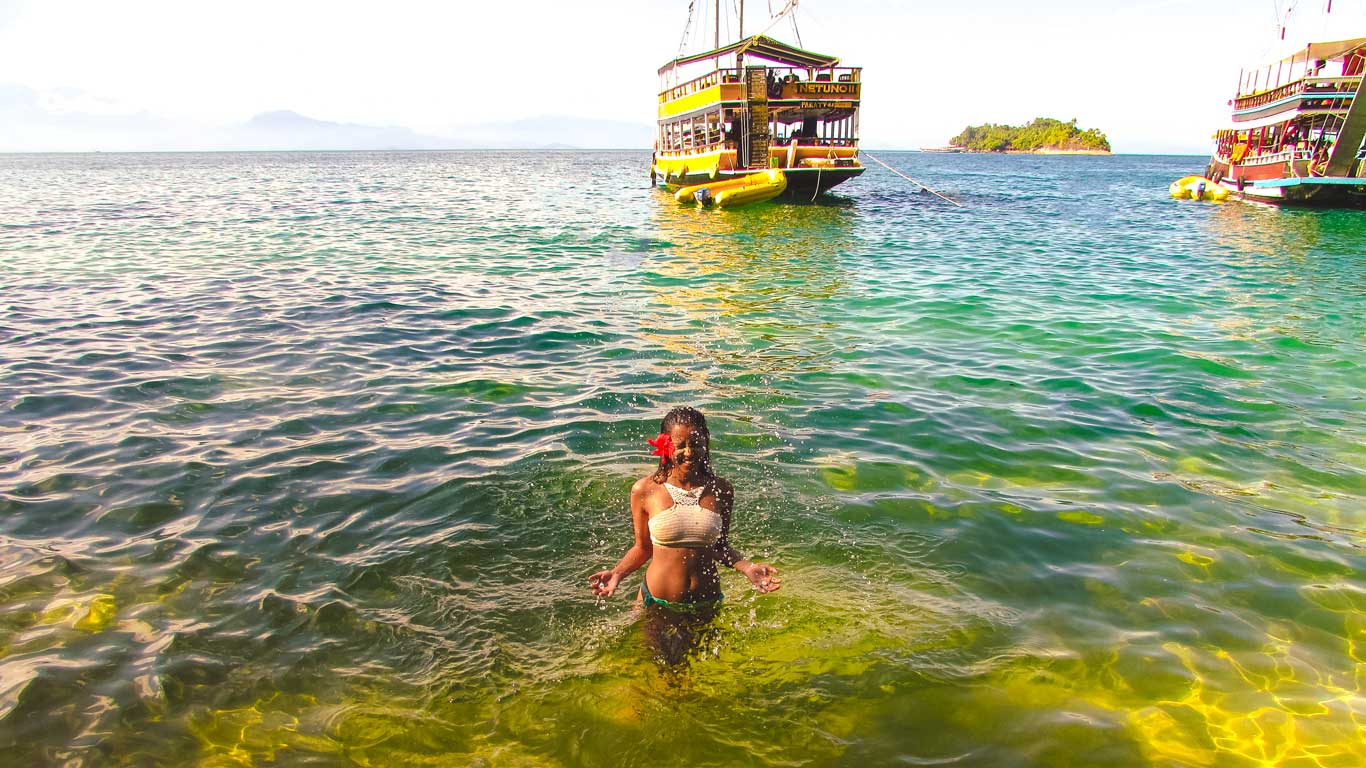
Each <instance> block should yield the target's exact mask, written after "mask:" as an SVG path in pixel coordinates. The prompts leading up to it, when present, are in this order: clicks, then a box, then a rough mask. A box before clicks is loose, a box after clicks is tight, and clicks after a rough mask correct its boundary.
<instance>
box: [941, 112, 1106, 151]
mask: <svg viewBox="0 0 1366 768" xmlns="http://www.w3.org/2000/svg"><path fill="white" fill-rule="evenodd" d="M949 143H950V144H952V145H953V146H955V147H964V148H966V149H969V150H971V151H973V152H1034V151H1036V150H1040V149H1047V150H1059V151H1064V152H1109V151H1110V140H1109V139H1107V138H1105V134H1103V133H1101V132H1100V131H1098V130H1096V129H1095V128H1088V129H1086V130H1084V131H1083V130H1080V129H1079V128H1077V120H1076V118H1072V120H1071V121H1070V122H1066V123H1064V122H1063V121H1061V120H1054V119H1053V118H1051V117H1036V118H1034V122H1032V123H1030V124H1029V125H1026V126H1023V127H1017V126H1013V125H996V124H994V123H987V124H986V125H970V126H968V127H967V128H964V129H963V132H962V133H960V134H958V135H957V136H954V137H953V138H952V139H950V140H949Z"/></svg>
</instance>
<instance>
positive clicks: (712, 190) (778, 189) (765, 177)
mask: <svg viewBox="0 0 1366 768" xmlns="http://www.w3.org/2000/svg"><path fill="white" fill-rule="evenodd" d="M785 189H787V176H786V175H785V174H784V173H783V172H782V171H780V170H778V169H776V168H770V169H769V170H766V171H759V172H757V173H751V174H748V175H746V176H741V177H739V178H734V179H727V180H725V181H712V182H707V183H705V184H693V185H691V186H687V187H683V188H682V189H680V190H678V191H677V192H675V193H674V200H677V201H678V202H679V203H681V204H683V205H692V204H694V203H697V202H701V203H702V204H703V205H715V206H717V207H720V208H734V207H735V206H737V205H748V204H750V203H761V202H763V201H765V200H772V199H773V198H775V197H777V196H778V195H781V194H782V193H783V190H785ZM699 193H701V194H699Z"/></svg>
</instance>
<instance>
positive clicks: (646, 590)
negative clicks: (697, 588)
mask: <svg viewBox="0 0 1366 768" xmlns="http://www.w3.org/2000/svg"><path fill="white" fill-rule="evenodd" d="M725 597H726V596H725V595H723V594H720V593H718V594H717V595H716V597H711V598H707V599H706V600H699V601H697V602H695V603H683V602H676V601H672V600H661V599H659V598H657V597H655V596H654V595H652V594H650V585H649V584H647V583H646V582H645V579H641V580H640V601H641V604H643V605H644V606H645V607H646V608H668V609H669V610H671V611H696V610H699V609H701V608H714V607H716V606H718V605H720V604H721V601H722V600H724V599H725Z"/></svg>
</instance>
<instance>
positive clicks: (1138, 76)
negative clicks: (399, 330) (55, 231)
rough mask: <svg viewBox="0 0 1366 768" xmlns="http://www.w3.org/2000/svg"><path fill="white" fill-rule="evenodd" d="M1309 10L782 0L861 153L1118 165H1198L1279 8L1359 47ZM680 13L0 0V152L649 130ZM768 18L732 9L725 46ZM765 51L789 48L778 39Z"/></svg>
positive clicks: (1343, 19)
mask: <svg viewBox="0 0 1366 768" xmlns="http://www.w3.org/2000/svg"><path fill="white" fill-rule="evenodd" d="M735 2H736V0H725V5H726V6H727V7H730V6H732V5H733V4H735ZM771 2H772V6H773V7H775V8H776V7H778V6H781V5H782V4H783V3H784V2H785V0H771ZM697 3H698V4H699V5H707V6H710V5H711V3H712V0H697ZM1324 3H1325V0H1300V1H1299V2H1295V0H1279V2H1277V1H1276V0H1228V1H1227V2H1211V1H1210V0H1132V1H1130V2H1125V1H1124V0H1112V1H1111V2H1105V1H1104V0H1031V1H1030V2H1020V1H1019V0H953V1H951V2H943V1H942V0H941V1H940V2H929V1H928V0H925V1H920V0H802V1H801V2H800V4H799V6H798V11H797V17H798V24H799V30H800V32H801V38H802V43H803V45H804V47H806V48H808V49H810V50H814V51H818V52H821V53H829V54H833V55H836V56H839V57H841V58H842V59H843V63H844V64H846V65H850V66H862V67H864V76H863V79H864V95H863V112H862V129H863V131H862V132H863V138H864V143H865V145H866V146H869V147H894V148H915V147H919V146H938V145H942V144H944V143H945V142H946V141H947V140H948V139H949V137H951V136H952V135H954V134H955V133H957V132H958V131H959V130H961V129H962V128H963V127H964V126H965V125H968V124H980V123H985V122H1001V123H1012V124H1018V123H1023V122H1026V121H1028V120H1030V119H1031V118H1034V117H1037V116H1047V117H1056V118H1060V119H1063V120H1067V119H1071V118H1074V117H1075V118H1077V119H1078V121H1079V123H1080V125H1081V126H1082V127H1096V128H1099V129H1101V130H1103V131H1105V132H1106V133H1107V134H1108V135H1109V137H1110V140H1111V142H1112V144H1113V145H1114V147H1115V149H1116V151H1120V152H1166V151H1176V152H1189V153H1202V152H1205V151H1207V149H1208V147H1209V136H1210V134H1211V133H1212V132H1213V131H1214V130H1215V129H1216V128H1218V127H1219V126H1220V125H1221V124H1222V123H1223V122H1224V120H1225V119H1226V118H1227V115H1228V110H1229V107H1228V105H1227V101H1228V99H1229V98H1230V97H1231V95H1232V91H1233V89H1234V86H1235V85H1236V82H1237V79H1238V74H1239V70H1240V69H1241V68H1242V67H1244V66H1248V67H1251V66H1256V65H1258V64H1265V63H1267V62H1268V61H1270V60H1272V59H1274V58H1275V57H1277V56H1278V55H1280V54H1281V51H1280V50H1279V48H1278V43H1279V40H1278V35H1277V31H1276V24H1277V21H1276V19H1277V14H1278V11H1284V9H1285V7H1286V6H1287V5H1290V4H1294V5H1296V6H1298V7H1297V8H1296V10H1295V12H1294V14H1293V15H1292V17H1291V28H1290V33H1289V35H1288V37H1289V38H1290V39H1291V40H1295V39H1298V40H1300V41H1305V40H1308V39H1310V38H1312V39H1316V40H1334V39H1342V38H1347V37H1353V36H1366V23H1363V21H1366V0H1334V2H1333V11H1332V14H1331V15H1329V16H1326V17H1325V16H1324V14H1323V8H1324ZM687 6H688V3H687V0H596V1H595V0H580V1H578V2H575V0H501V1H498V0H493V1H487V2H485V1H481V2H475V1H474V0H448V1H447V2H420V1H419V0H386V2H375V1H374V0H327V1H326V2H324V1H321V0H269V1H267V0H231V2H225V1H222V0H122V1H120V2H110V0H0V115H3V114H4V112H3V110H4V108H5V106H6V105H5V99H6V98H8V99H9V100H10V101H11V103H13V102H14V100H15V99H18V98H21V97H23V98H28V99H29V100H30V102H31V103H30V106H29V108H28V109H27V111H25V112H23V113H22V115H21V116H20V117H18V118H14V117H12V118H11V119H10V120H9V122H10V125H9V127H8V128H7V127H5V125H0V150H2V149H4V148H5V138H6V132H7V131H9V132H16V131H17V132H22V131H24V130H25V128H26V126H24V125H23V124H22V120H24V119H29V118H30V117H31V116H32V115H34V114H35V113H36V110H41V112H43V113H45V114H48V115H51V114H57V115H67V116H72V115H81V116H84V115H97V116H99V115H102V116H106V117H111V118H112V117H117V116H120V115H123V116H127V115H142V116H145V117H148V116H149V117H154V118H156V119H158V120H163V121H169V122H170V123H174V124H176V125H180V126H182V127H183V128H184V129H186V130H192V129H193V128H194V126H207V125H222V124H234V123H241V122H244V121H246V120H248V119H249V118H250V117H252V116H253V115H255V114H258V113H261V112H266V111H270V110H293V111H296V112H299V113H302V114H304V115H307V116H309V117H313V118H317V119H320V120H329V121H336V122H350V123H361V124H368V125H391V126H405V127H409V128H413V129H415V130H418V131H422V132H426V133H435V134H438V135H440V134H441V133H442V131H443V129H445V128H448V127H450V126H458V125H464V124H470V123H485V122H497V121H505V120H516V119H520V118H528V117H536V116H543V115H565V116H572V117H584V118H598V119H608V120H618V121H627V122H634V123H642V124H653V121H654V107H655V93H656V92H657V87H656V85H657V78H656V74H655V72H656V70H657V69H658V68H659V66H660V65H661V64H663V63H664V62H665V61H667V60H669V59H671V58H673V57H674V56H675V55H676V54H677V53H678V48H679V42H680V40H681V38H682V36H683V28H684V23H685V21H686V19H687ZM768 8H769V2H768V0H748V3H747V17H746V18H747V21H746V31H748V32H754V31H758V28H760V27H762V26H765V25H766V17H767V15H768ZM705 26H706V31H707V37H708V42H710V35H711V32H710V30H711V21H710V17H709V16H708V17H707V19H706V21H705ZM775 36H778V37H780V38H782V39H785V40H787V41H788V42H795V40H794V38H793V37H792V33H791V26H790V25H789V24H787V23H784V24H781V25H779V27H778V28H777V29H776V30H775ZM7 94H8V96H7ZM34 100H36V101H34ZM33 103H36V104H37V107H36V108H34V107H33V106H32V104H33ZM15 114H20V113H18V112H16V113H15ZM24 115H26V116H29V117H23V116H24ZM94 124H95V125H96V126H97V125H98V121H95V123H94ZM28 128H29V129H30V135H32V133H33V131H34V130H38V129H37V128H35V127H34V126H28ZM91 130H98V128H97V127H96V128H92V129H91Z"/></svg>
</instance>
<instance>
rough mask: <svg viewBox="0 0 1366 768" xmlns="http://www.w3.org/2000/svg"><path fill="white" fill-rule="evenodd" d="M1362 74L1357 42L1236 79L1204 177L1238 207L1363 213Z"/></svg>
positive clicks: (1296, 56) (1364, 60) (1363, 42)
mask: <svg viewBox="0 0 1366 768" xmlns="http://www.w3.org/2000/svg"><path fill="white" fill-rule="evenodd" d="M1329 10H1330V11H1331V4H1330V5H1329ZM1282 30H1284V27H1282ZM1282 34H1284V31H1282ZM1364 70H1366V37H1360V38H1352V39H1347V40H1336V41H1331V42H1315V43H1309V44H1308V45H1306V46H1305V47H1304V48H1302V49H1300V50H1298V51H1296V52H1294V53H1293V54H1291V55H1290V56H1287V57H1286V58H1284V59H1281V60H1280V61H1277V62H1273V63H1272V64H1270V65H1268V66H1265V67H1262V68H1258V69H1255V70H1251V71H1245V72H1243V73H1242V74H1241V75H1240V76H1239V81H1238V89H1237V93H1235V94H1234V98H1233V100H1232V102H1230V103H1231V104H1232V105H1233V115H1232V119H1231V120H1230V121H1229V123H1228V124H1226V127H1224V128H1223V129H1222V130H1220V131H1219V132H1218V133H1217V134H1215V142H1216V143H1215V149H1214V155H1213V157H1211V158H1210V162H1209V165H1208V167H1207V168H1206V169H1205V176H1206V177H1208V178H1209V179H1210V180H1211V181H1213V182H1215V183H1217V184H1219V185H1221V186H1222V187H1224V188H1225V189H1227V190H1229V191H1230V192H1231V193H1233V194H1234V195H1235V196H1237V197H1241V198H1242V199H1244V200H1253V201H1258V202H1264V203H1275V204H1280V205H1302V206H1319V207H1332V208H1366V160H1363V153H1362V149H1363V138H1366V98H1364V97H1363V96H1364V95H1366V91H1363V77H1362V75H1363V71H1364Z"/></svg>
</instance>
